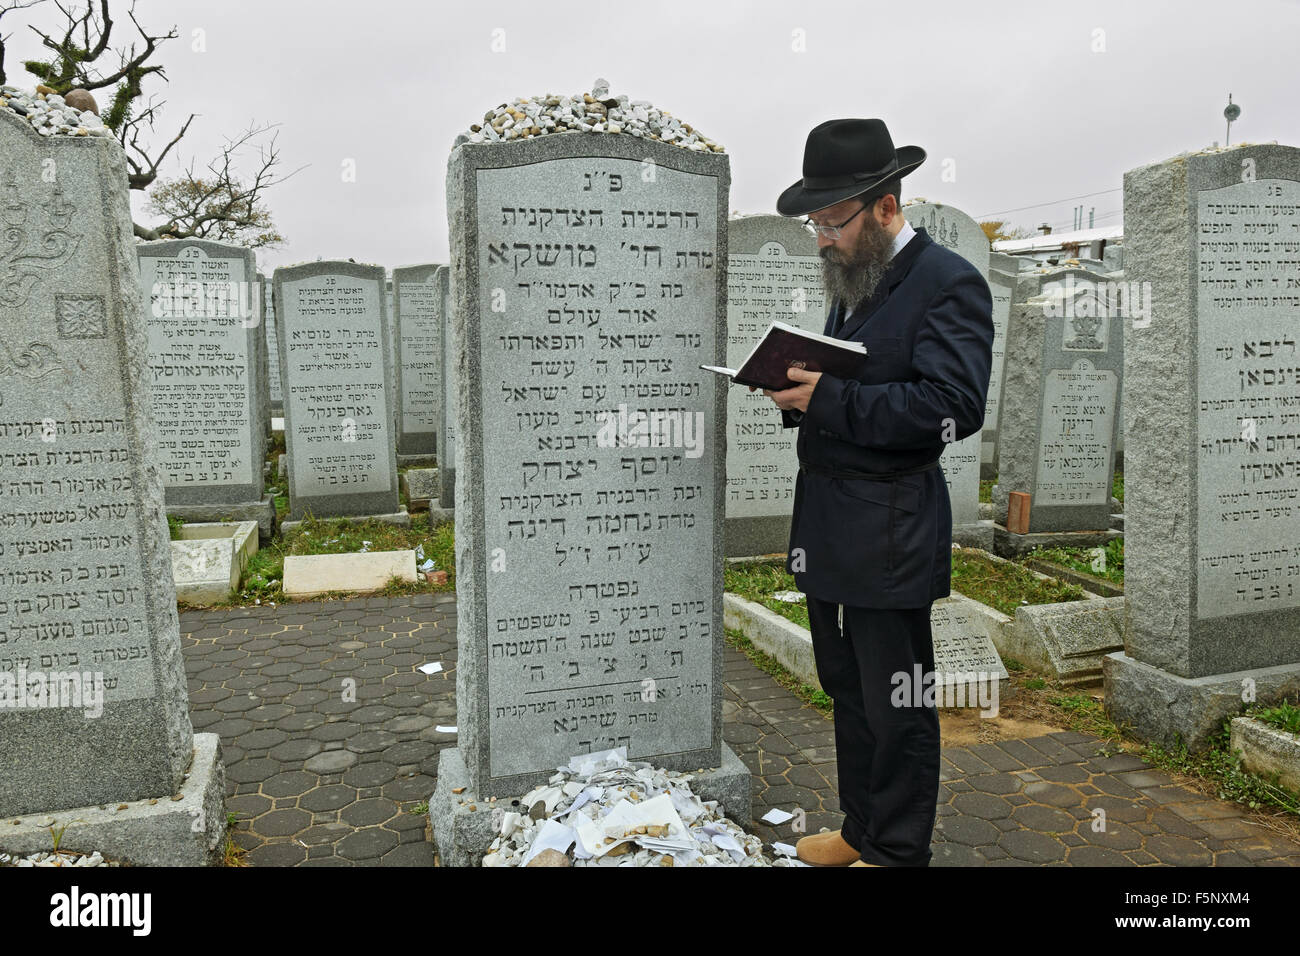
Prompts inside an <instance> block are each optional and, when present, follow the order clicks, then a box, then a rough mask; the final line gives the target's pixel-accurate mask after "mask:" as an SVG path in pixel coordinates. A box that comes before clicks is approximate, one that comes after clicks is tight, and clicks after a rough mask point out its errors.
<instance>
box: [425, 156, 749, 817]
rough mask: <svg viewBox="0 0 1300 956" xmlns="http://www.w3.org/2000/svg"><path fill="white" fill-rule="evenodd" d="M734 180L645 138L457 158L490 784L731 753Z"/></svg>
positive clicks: (497, 788) (470, 578)
mask: <svg viewBox="0 0 1300 956" xmlns="http://www.w3.org/2000/svg"><path fill="white" fill-rule="evenodd" d="M729 180H730V174H729V166H728V159H727V157H726V156H725V155H716V154H713V153H710V152H694V151H690V150H685V149H681V148H678V147H673V146H668V145H664V144H661V143H657V142H653V141H646V140H643V139H638V138H634V137H631V136H627V135H610V134H591V135H583V134H568V135H561V136H554V137H541V138H534V139H526V140H522V141H516V142H511V143H485V144H465V145H461V146H459V147H457V148H456V149H455V150H454V151H453V153H452V156H451V160H450V164H449V169H448V175H447V192H448V209H449V219H450V223H451V237H452V242H451V246H452V259H453V264H452V269H453V272H454V278H453V280H452V284H451V285H452V290H453V292H454V294H455V295H456V301H455V304H454V307H453V314H454V317H455V324H456V332H455V340H456V348H457V353H458V357H457V365H458V368H457V375H456V379H457V381H458V382H459V383H460V385H461V394H460V407H459V422H458V423H459V426H460V427H459V429H458V430H457V450H456V467H457V476H456V509H455V510H456V523H457V535H456V551H457V554H456V560H457V591H458V600H457V609H458V612H459V626H458V633H457V636H458V640H459V644H460V649H461V650H460V656H459V659H458V664H457V675H456V676H457V701H458V707H457V710H458V713H457V725H458V738H459V746H458V748H457V756H458V757H459V758H463V760H464V766H465V767H466V768H467V770H468V773H469V775H470V777H471V779H472V781H473V786H474V787H475V788H477V789H478V791H479V792H480V793H493V794H502V793H511V792H522V791H523V790H525V789H526V788H528V787H529V786H531V785H533V784H535V783H537V782H540V781H543V780H545V779H546V778H548V777H549V776H550V775H551V774H552V773H554V770H555V767H556V766H557V765H559V764H562V763H565V762H567V761H568V759H569V758H570V757H571V756H573V755H574V754H576V753H580V752H585V751H599V750H603V749H607V748H613V747H618V746H626V747H627V753H628V756H629V757H631V758H633V759H641V760H648V761H651V762H653V763H655V764H657V765H660V766H665V767H668V768H677V769H692V770H693V769H696V768H700V767H706V768H708V767H718V766H719V765H720V763H721V762H722V760H723V759H724V757H725V754H726V753H728V751H727V749H726V747H725V745H723V743H722V739H721V705H722V698H721V675H722V671H721V665H722V636H723V632H722V593H721V576H720V572H719V568H720V567H721V565H722V561H723V555H722V550H723V548H722V532H723V520H724V508H725V500H724V478H725V461H724V449H725V437H724V432H723V431H722V429H723V428H724V427H725V424H724V423H725V414H726V404H725V403H726V395H725V388H726V384H725V382H723V381H722V380H721V379H720V378H719V377H718V376H716V375H714V374H712V373H710V372H706V371H703V370H701V369H700V368H699V365H700V364H701V363H706V364H718V363H719V362H721V361H722V359H723V358H724V357H725V336H726V325H725V314H726V291H727V286H726V274H727V263H726V258H725V250H726V235H727V233H726V230H727V208H728V207H727V196H728V188H729ZM643 416H648V418H649V421H648V423H647V419H646V417H643ZM443 757H444V758H446V757H447V753H446V752H444V754H443ZM733 759H734V758H733ZM441 766H442V765H441V764H440V767H441ZM741 772H742V773H743V768H741ZM439 776H440V779H441V776H442V770H440V772H439ZM746 802H747V800H746Z"/></svg>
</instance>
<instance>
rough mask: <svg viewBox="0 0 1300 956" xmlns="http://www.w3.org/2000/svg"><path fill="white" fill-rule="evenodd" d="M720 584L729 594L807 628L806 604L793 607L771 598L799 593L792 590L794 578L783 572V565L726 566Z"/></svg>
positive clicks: (784, 570)
mask: <svg viewBox="0 0 1300 956" xmlns="http://www.w3.org/2000/svg"><path fill="white" fill-rule="evenodd" d="M722 582H723V587H724V588H725V589H726V590H728V591H730V592H731V593H732V594H738V595H740V596H741V597H743V598H744V599H745V600H746V601H753V602H754V603H756V604H761V605H763V607H765V608H767V609H768V610H770V611H775V612H776V613H777V614H780V615H781V616H782V617H784V618H785V619H786V620H789V621H793V622H794V623H796V624H798V625H799V626H800V627H802V628H805V629H807V628H808V627H809V624H808V605H807V604H805V603H799V604H792V603H790V602H789V601H778V600H776V599H775V598H773V597H772V595H773V594H774V593H776V592H777V591H798V590H799V589H798V588H797V587H795V583H794V575H793V574H791V573H790V572H788V571H787V570H786V569H785V565H784V564H777V563H763V564H742V565H739V566H736V567H728V568H727V569H726V570H725V571H723V573H722Z"/></svg>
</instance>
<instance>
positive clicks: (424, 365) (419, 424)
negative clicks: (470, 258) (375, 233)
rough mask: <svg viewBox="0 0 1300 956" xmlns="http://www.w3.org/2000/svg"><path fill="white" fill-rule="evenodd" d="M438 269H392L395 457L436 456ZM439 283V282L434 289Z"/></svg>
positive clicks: (441, 276) (441, 290) (441, 296)
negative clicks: (395, 373)
mask: <svg viewBox="0 0 1300 956" xmlns="http://www.w3.org/2000/svg"><path fill="white" fill-rule="evenodd" d="M443 270H445V267H444V266H439V265H420V266H401V267H399V268H396V269H394V270H393V306H394V308H395V309H396V313H395V314H394V316H393V324H394V325H395V326H396V329H397V421H398V431H397V454H398V455H399V456H401V455H410V456H420V455H433V454H436V452H437V433H438V428H439V423H440V422H441V420H442V329H443V323H444V316H443V308H444V305H445V299H446V289H445V285H444V284H445V283H446V281H447V279H446V272H445V271H443ZM440 280H441V283H443V284H440Z"/></svg>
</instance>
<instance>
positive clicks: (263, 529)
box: [165, 495, 276, 544]
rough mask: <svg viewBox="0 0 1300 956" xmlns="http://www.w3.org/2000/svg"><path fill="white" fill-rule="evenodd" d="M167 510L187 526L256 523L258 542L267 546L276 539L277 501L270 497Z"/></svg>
mask: <svg viewBox="0 0 1300 956" xmlns="http://www.w3.org/2000/svg"><path fill="white" fill-rule="evenodd" d="M165 510H166V511H167V513H168V514H169V515H172V516H173V517H176V518H180V519H181V520H182V521H184V522H185V523H186V524H190V523H192V522H197V521H256V522H257V539H258V541H260V542H261V543H262V544H266V543H267V542H268V541H270V540H271V539H272V538H273V537H275V528H276V521H275V499H274V498H273V497H271V496H270V495H267V496H266V497H265V498H263V499H262V500H261V501H248V502H242V503H240V504H233V505H167V506H166V509H165Z"/></svg>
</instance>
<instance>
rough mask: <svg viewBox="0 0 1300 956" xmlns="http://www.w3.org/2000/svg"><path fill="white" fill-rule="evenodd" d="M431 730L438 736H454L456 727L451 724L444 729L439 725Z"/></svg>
mask: <svg viewBox="0 0 1300 956" xmlns="http://www.w3.org/2000/svg"><path fill="white" fill-rule="evenodd" d="M433 729H434V730H436V731H437V732H438V733H440V734H454V733H455V732H456V725H455V724H453V725H452V726H450V727H444V726H443V725H442V724H439V725H438V726H437V727H434V728H433Z"/></svg>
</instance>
